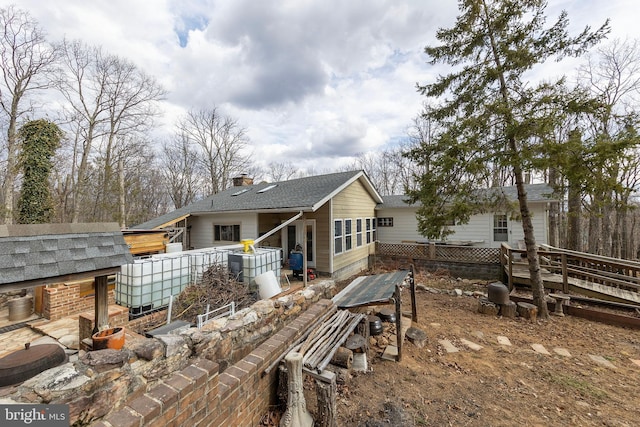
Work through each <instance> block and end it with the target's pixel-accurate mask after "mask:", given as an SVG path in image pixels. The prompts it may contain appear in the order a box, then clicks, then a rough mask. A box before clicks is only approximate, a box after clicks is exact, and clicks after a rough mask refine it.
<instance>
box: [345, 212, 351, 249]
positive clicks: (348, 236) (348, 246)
mask: <svg viewBox="0 0 640 427" xmlns="http://www.w3.org/2000/svg"><path fill="white" fill-rule="evenodd" d="M351 237H352V232H351V219H345V220H344V250H345V252H346V251H350V250H351V248H352V246H353V245H352V240H351Z"/></svg>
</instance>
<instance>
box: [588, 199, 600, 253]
mask: <svg viewBox="0 0 640 427" xmlns="http://www.w3.org/2000/svg"><path fill="white" fill-rule="evenodd" d="M600 214H601V212H600V210H599V209H598V207H597V206H592V207H591V210H590V212H589V249H588V250H587V252H589V253H591V254H595V255H602V251H601V250H600V241H601V239H600V233H601V229H600V223H601V222H602V219H601V216H600Z"/></svg>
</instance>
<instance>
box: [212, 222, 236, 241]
mask: <svg viewBox="0 0 640 427" xmlns="http://www.w3.org/2000/svg"><path fill="white" fill-rule="evenodd" d="M213 240H214V242H239V241H240V225H239V224H232V225H224V224H214V225H213Z"/></svg>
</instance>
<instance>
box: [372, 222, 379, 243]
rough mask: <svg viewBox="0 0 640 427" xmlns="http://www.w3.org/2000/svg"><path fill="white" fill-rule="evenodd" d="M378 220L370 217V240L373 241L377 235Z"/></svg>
mask: <svg viewBox="0 0 640 427" xmlns="http://www.w3.org/2000/svg"><path fill="white" fill-rule="evenodd" d="M377 222H378V218H371V224H372V225H371V241H372V242H375V241H376V239H377V238H378V236H376V223H377Z"/></svg>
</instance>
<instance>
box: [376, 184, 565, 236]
mask: <svg viewBox="0 0 640 427" xmlns="http://www.w3.org/2000/svg"><path fill="white" fill-rule="evenodd" d="M500 191H502V192H503V193H504V195H505V196H506V197H507V199H508V200H510V201H516V200H517V191H516V187H501V188H500ZM526 191H527V199H528V202H529V209H530V211H531V213H532V220H533V229H534V232H535V238H536V243H538V244H546V243H548V242H549V206H550V204H551V203H557V200H554V199H552V198H551V194H552V192H553V190H552V189H551V187H549V186H548V185H547V184H529V185H526ZM405 199H406V196H404V195H393V196H384V197H383V203H380V204H379V205H378V206H377V207H376V216H377V218H378V220H377V231H378V240H379V241H380V242H384V243H403V242H426V241H427V239H426V238H424V237H423V236H421V235H420V232H419V231H418V221H417V219H416V211H417V209H418V206H419V205H417V204H416V205H410V204H408V203H406V202H405ZM448 228H449V229H450V230H452V231H453V233H452V234H450V235H448V236H447V237H446V242H448V243H450V244H461V245H474V246H482V247H491V248H498V247H500V245H501V244H502V243H503V242H506V243H508V244H509V245H511V246H512V247H516V248H517V247H518V246H520V242H522V241H524V232H523V231H522V222H521V221H519V220H517V219H513V218H512V217H511V215H510V214H509V213H507V212H486V213H482V214H476V215H473V216H472V217H471V219H470V220H469V223H468V224H455V225H450V226H448Z"/></svg>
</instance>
